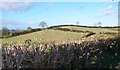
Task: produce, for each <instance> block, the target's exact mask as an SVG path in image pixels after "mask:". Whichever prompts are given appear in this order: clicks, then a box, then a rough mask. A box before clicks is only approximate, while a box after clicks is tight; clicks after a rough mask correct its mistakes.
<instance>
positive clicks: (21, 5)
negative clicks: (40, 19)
mask: <svg viewBox="0 0 120 70" xmlns="http://www.w3.org/2000/svg"><path fill="white" fill-rule="evenodd" d="M6 1H7V0H6ZM31 5H32V3H30V2H2V5H0V9H2V10H19V9H23V10H26V9H29V8H30V7H31Z"/></svg>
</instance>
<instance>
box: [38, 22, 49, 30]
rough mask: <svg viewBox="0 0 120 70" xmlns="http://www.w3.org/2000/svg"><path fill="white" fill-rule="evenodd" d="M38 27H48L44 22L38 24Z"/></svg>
mask: <svg viewBox="0 0 120 70" xmlns="http://www.w3.org/2000/svg"><path fill="white" fill-rule="evenodd" d="M38 26H40V27H42V28H45V27H48V25H47V23H46V22H45V21H42V22H40V24H39V25H38Z"/></svg>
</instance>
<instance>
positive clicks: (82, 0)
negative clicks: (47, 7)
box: [1, 0, 120, 2]
mask: <svg viewBox="0 0 120 70" xmlns="http://www.w3.org/2000/svg"><path fill="white" fill-rule="evenodd" d="M113 1H114V2H119V1H120V0H1V2H113Z"/></svg>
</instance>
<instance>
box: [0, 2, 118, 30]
mask: <svg viewBox="0 0 120 70" xmlns="http://www.w3.org/2000/svg"><path fill="white" fill-rule="evenodd" d="M11 1H12V0H11ZM0 21H1V22H0V24H1V26H2V27H7V28H9V29H26V28H27V27H32V28H38V27H39V26H38V25H39V23H40V22H41V21H45V22H46V23H47V24H48V26H54V25H65V24H69V25H70V24H73V25H76V22H79V24H78V25H87V26H93V25H97V23H98V22H101V23H102V25H101V26H118V2H117V1H116V2H114V1H110V0H109V1H106V2H104V1H103V2H92V1H89V2H84V1H81V2H69V1H68V2H37V1H36V2H30V1H28V2H24V1H23V2H19V1H18V2H15V1H13V2H8V1H7V0H6V2H5V0H4V1H3V2H2V5H1V6H0Z"/></svg>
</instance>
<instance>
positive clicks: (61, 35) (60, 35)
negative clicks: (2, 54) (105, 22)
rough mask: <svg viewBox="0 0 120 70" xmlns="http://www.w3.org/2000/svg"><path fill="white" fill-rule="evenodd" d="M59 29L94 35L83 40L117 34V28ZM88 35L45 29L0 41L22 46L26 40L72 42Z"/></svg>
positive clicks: (74, 27) (75, 27) (69, 27)
mask: <svg viewBox="0 0 120 70" xmlns="http://www.w3.org/2000/svg"><path fill="white" fill-rule="evenodd" d="M59 28H67V29H73V30H82V31H91V32H94V33H96V34H95V35H92V36H90V37H87V38H84V39H85V40H88V39H92V38H103V37H112V36H113V35H109V34H100V32H112V33H118V31H117V28H86V27H77V26H62V27H59ZM87 34H88V33H82V32H81V33H80V32H70V31H61V30H54V29H46V30H42V31H38V32H33V33H29V34H24V35H20V36H16V37H11V38H6V39H0V41H2V43H12V42H17V43H18V44H22V43H23V42H24V41H25V40H26V39H31V40H32V42H38V43H40V42H51V41H72V40H75V39H81V37H83V36H84V35H87Z"/></svg>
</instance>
